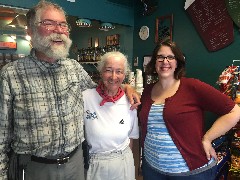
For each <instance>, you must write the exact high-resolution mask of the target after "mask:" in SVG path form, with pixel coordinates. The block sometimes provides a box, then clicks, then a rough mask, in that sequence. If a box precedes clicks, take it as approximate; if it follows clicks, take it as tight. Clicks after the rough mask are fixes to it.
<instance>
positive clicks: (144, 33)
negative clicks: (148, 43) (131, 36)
mask: <svg viewBox="0 0 240 180" xmlns="http://www.w3.org/2000/svg"><path fill="white" fill-rule="evenodd" d="M139 37H140V38H141V39H142V40H146V39H147V38H148V37H149V28H148V27H147V26H142V27H141V28H140V30H139Z"/></svg>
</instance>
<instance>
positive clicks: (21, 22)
mask: <svg viewBox="0 0 240 180" xmlns="http://www.w3.org/2000/svg"><path fill="white" fill-rule="evenodd" d="M7 25H8V26H11V27H18V28H19V27H20V28H26V26H27V18H26V16H25V15H23V14H18V15H17V16H16V17H15V18H14V19H13V20H12V22H10V23H9V24H7Z"/></svg>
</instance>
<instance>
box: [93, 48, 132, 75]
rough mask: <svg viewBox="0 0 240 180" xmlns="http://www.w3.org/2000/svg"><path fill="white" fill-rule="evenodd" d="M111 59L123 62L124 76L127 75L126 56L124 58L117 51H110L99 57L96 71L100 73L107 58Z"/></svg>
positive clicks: (128, 68) (128, 69)
mask: <svg viewBox="0 0 240 180" xmlns="http://www.w3.org/2000/svg"><path fill="white" fill-rule="evenodd" d="M111 57H119V58H120V59H121V60H122V61H124V74H125V75H127V74H128V73H129V71H130V67H129V63H128V60H127V56H125V55H124V54H123V53H121V52H119V51H111V52H107V53H105V54H104V55H103V56H101V60H100V61H99V62H98V66H97V69H98V71H99V72H100V73H101V72H102V70H103V68H104V66H105V64H106V62H107V61H108V59H109V58H111Z"/></svg>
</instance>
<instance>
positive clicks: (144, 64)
mask: <svg viewBox="0 0 240 180" xmlns="http://www.w3.org/2000/svg"><path fill="white" fill-rule="evenodd" d="M151 58H152V56H151V55H145V56H144V57H143V72H145V69H146V66H147V64H148V63H149V62H150V61H151Z"/></svg>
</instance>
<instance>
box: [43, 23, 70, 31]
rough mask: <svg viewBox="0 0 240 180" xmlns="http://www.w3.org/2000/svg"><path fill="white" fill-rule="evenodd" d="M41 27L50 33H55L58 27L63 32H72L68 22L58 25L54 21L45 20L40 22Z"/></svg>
mask: <svg viewBox="0 0 240 180" xmlns="http://www.w3.org/2000/svg"><path fill="white" fill-rule="evenodd" d="M39 23H40V24H41V25H43V26H45V28H46V29H47V30H49V31H53V30H54V29H56V27H57V26H60V28H61V29H62V30H63V31H70V27H69V25H68V23H66V22H60V23H58V22H57V21H52V20H43V21H41V22H39Z"/></svg>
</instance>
